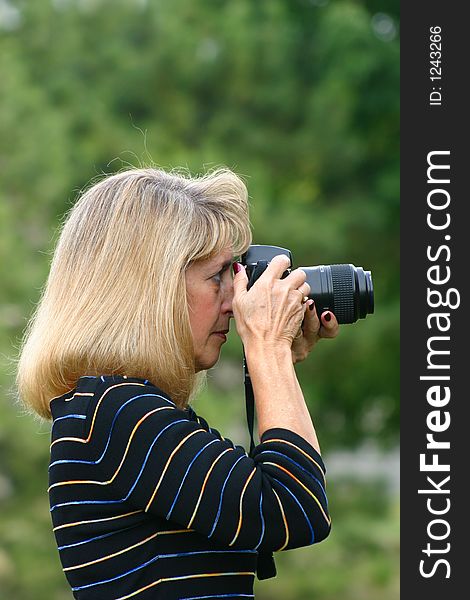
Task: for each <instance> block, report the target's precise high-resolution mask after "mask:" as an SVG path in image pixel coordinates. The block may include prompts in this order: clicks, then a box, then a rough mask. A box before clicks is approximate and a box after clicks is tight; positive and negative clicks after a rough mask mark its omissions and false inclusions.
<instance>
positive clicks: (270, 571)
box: [243, 352, 277, 580]
mask: <svg viewBox="0 0 470 600" xmlns="http://www.w3.org/2000/svg"><path fill="white" fill-rule="evenodd" d="M243 372H244V383H245V405H246V421H247V424H248V432H249V434H250V453H249V456H250V457H253V454H254V450H255V447H256V445H255V441H254V439H253V429H254V425H255V397H254V394H253V386H252V384H251V378H250V374H249V372H248V366H247V364H246V357H245V352H243ZM276 574H277V572H276V564H275V562H274V556H273V553H272V552H269V551H268V552H258V562H257V566H256V576H257V577H258V579H260V580H261V579H270V578H271V577H276Z"/></svg>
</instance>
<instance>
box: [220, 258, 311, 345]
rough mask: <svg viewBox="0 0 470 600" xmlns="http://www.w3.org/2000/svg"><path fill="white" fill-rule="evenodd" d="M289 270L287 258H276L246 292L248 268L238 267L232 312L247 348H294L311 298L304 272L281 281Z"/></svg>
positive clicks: (234, 283)
mask: <svg viewBox="0 0 470 600" xmlns="http://www.w3.org/2000/svg"><path fill="white" fill-rule="evenodd" d="M289 267H290V261H289V258H288V257H287V256H285V255H284V254H280V255H278V256H275V257H274V258H273V259H272V260H271V262H270V263H269V265H268V266H267V268H266V270H265V271H264V273H263V274H262V275H261V276H260V277H259V279H258V280H257V281H256V282H255V283H254V284H253V286H252V287H251V288H250V289H249V290H247V289H246V288H247V285H248V277H247V275H246V271H245V268H244V267H243V266H242V265H240V266H239V271H238V273H236V274H235V277H234V279H233V289H234V297H233V303H232V309H233V314H234V317H235V322H236V327H237V332H238V335H239V336H240V337H241V339H242V342H243V345H244V346H245V347H247V346H248V345H249V344H256V343H262V344H263V346H270V345H275V346H279V345H286V347H288V348H289V349H290V348H291V347H292V342H293V340H294V338H295V336H296V335H297V334H298V331H299V329H300V327H301V325H302V320H303V318H304V315H305V305H304V304H303V299H304V297H305V296H308V294H309V292H310V286H309V284H308V283H307V282H306V274H305V271H302V270H301V269H295V270H294V271H292V272H291V273H290V274H289V275H288V276H287V277H286V278H285V279H281V276H282V274H283V273H284V271H286V269H288V268H289Z"/></svg>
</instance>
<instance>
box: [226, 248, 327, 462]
mask: <svg viewBox="0 0 470 600" xmlns="http://www.w3.org/2000/svg"><path fill="white" fill-rule="evenodd" d="M289 265H290V263H289V259H288V258H287V256H284V255H279V256H276V257H274V258H273V260H272V261H271V262H270V264H269V265H268V267H267V269H266V271H265V272H264V273H263V274H262V275H261V277H260V278H259V279H258V280H257V281H256V283H255V284H254V285H253V286H252V288H251V289H250V290H249V291H247V289H246V288H247V283H248V278H247V276H246V273H245V270H244V268H243V267H241V266H238V265H237V270H238V272H237V273H236V275H235V277H234V300H233V312H234V316H235V320H236V324H237V331H238V333H239V335H240V337H241V338H242V341H243V345H244V348H245V355H246V360H247V365H248V370H249V373H250V377H251V381H252V384H253V393H254V397H255V403H256V413H257V417H258V428H259V434H260V436H261V435H262V434H263V433H264V432H265V431H267V430H268V429H270V428H273V427H281V428H285V429H289V430H290V431H293V432H295V433H297V434H298V435H300V436H301V437H303V438H304V439H305V440H306V441H308V442H309V443H310V444H311V445H312V446H313V447H314V448H315V449H316V450H317V451H318V452H319V451H320V447H319V444H318V439H317V435H316V432H315V428H314V426H313V422H312V419H311V417H310V414H309V411H308V409H307V405H306V403H305V399H304V395H303V393H302V389H301V388H300V385H299V382H298V380H297V376H296V373H295V370H294V367H293V364H292V344H293V341H294V339H295V337H296V335H297V334H298V332H299V330H300V328H301V325H302V321H303V320H304V319H306V326H304V335H306V336H307V337H308V339H309V343H308V344H307V345H308V346H309V347H310V349H311V348H312V347H313V345H314V343H315V341H317V339H318V338H319V335H318V332H319V330H320V325H321V324H320V321H319V320H318V317H317V316H316V315H315V314H308V315H306V313H307V312H309V313H310V311H309V310H308V306H307V304H302V300H303V297H304V296H305V295H308V293H309V292H310V286H309V285H308V283H306V281H305V280H306V275H305V272H304V271H302V270H301V269H296V270H294V271H292V273H290V275H289V276H288V277H286V278H285V279H280V278H281V276H282V274H283V273H284V271H285V270H286V269H287V268H288V267H289ZM315 328H316V329H315ZM337 328H338V324H337V322H336V319H334V318H333V320H331V321H330V323H328V322H326V321H325V322H324V323H323V329H328V335H329V336H334V335H336V333H337Z"/></svg>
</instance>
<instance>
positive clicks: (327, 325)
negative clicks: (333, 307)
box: [320, 310, 339, 338]
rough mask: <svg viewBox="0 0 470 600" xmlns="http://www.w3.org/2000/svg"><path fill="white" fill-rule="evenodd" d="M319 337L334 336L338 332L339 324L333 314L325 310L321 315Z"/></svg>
mask: <svg viewBox="0 0 470 600" xmlns="http://www.w3.org/2000/svg"><path fill="white" fill-rule="evenodd" d="M320 333H321V337H323V338H334V337H336V336H337V335H338V333H339V324H338V321H337V319H336V317H335V315H334V314H333V313H332V312H331V311H329V310H327V311H325V312H323V313H322V315H321V332H320Z"/></svg>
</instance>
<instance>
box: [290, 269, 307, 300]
mask: <svg viewBox="0 0 470 600" xmlns="http://www.w3.org/2000/svg"><path fill="white" fill-rule="evenodd" d="M306 279H307V274H306V273H305V271H303V270H302V269H294V270H293V271H292V272H291V273H289V275H288V276H287V277H286V278H285V279H284V282H285V283H286V284H287V285H288V286H289V288H290V289H291V290H295V289H297V288H300V286H302V285H304V284H305V285H307V286H308V289H307V291H306V293H305V294H304V295H305V296H308V294H309V293H310V286H309V285H308V283H306V281H305V280H306Z"/></svg>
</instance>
